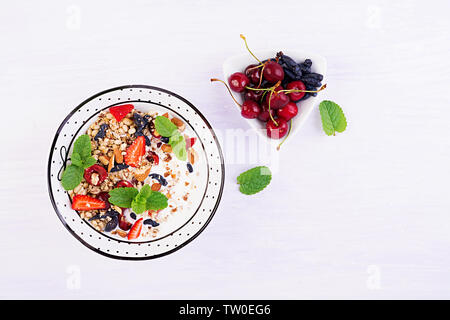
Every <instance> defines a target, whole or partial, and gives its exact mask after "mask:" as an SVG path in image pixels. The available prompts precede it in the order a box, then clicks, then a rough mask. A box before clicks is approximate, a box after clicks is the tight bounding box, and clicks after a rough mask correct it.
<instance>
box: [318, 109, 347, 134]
mask: <svg viewBox="0 0 450 320" xmlns="http://www.w3.org/2000/svg"><path fill="white" fill-rule="evenodd" d="M319 110H320V117H321V118H322V127H323V131H325V133H326V134H327V135H329V136H331V135H336V132H344V130H345V129H346V128H347V119H346V118H345V115H344V112H343V111H342V108H341V107H340V106H339V105H338V104H337V103H335V102H333V101H330V100H324V101H322V102H321V103H320V104H319Z"/></svg>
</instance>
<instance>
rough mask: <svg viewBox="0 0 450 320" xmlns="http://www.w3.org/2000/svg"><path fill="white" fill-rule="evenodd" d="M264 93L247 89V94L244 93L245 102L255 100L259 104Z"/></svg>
mask: <svg viewBox="0 0 450 320" xmlns="http://www.w3.org/2000/svg"><path fill="white" fill-rule="evenodd" d="M263 92H264V91H262V90H258V91H255V90H249V89H246V90H245V93H244V100H253V101H256V102H259V101H260V100H261V97H262V95H263Z"/></svg>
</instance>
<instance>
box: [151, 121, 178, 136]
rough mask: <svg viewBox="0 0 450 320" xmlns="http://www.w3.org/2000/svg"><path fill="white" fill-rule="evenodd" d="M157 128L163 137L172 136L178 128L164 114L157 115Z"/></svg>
mask: <svg viewBox="0 0 450 320" xmlns="http://www.w3.org/2000/svg"><path fill="white" fill-rule="evenodd" d="M155 129H156V131H158V133H159V134H160V135H161V136H163V137H171V136H172V135H173V134H174V133H175V132H176V131H177V130H178V128H177V126H176V125H174V124H173V123H172V121H170V120H169V119H167V118H166V117H163V116H157V117H156V119H155Z"/></svg>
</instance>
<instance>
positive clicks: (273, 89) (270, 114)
mask: <svg viewBox="0 0 450 320" xmlns="http://www.w3.org/2000/svg"><path fill="white" fill-rule="evenodd" d="M274 91H275V88H272V90H271V91H270V96H269V103H268V106H269V117H270V119H271V120H272V121H273V123H275V125H276V126H277V127H278V122H276V121H275V119H274V118H273V117H272V112H270V98H272V93H273V92H274Z"/></svg>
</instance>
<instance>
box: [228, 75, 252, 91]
mask: <svg viewBox="0 0 450 320" xmlns="http://www.w3.org/2000/svg"><path fill="white" fill-rule="evenodd" d="M228 84H229V85H230V88H231V90H233V91H236V92H242V91H244V90H245V87H246V86H248V85H249V84H250V80H249V79H248V78H247V76H246V75H245V74H243V73H242V72H235V73H233V74H232V75H231V76H230V77H229V78H228Z"/></svg>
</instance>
